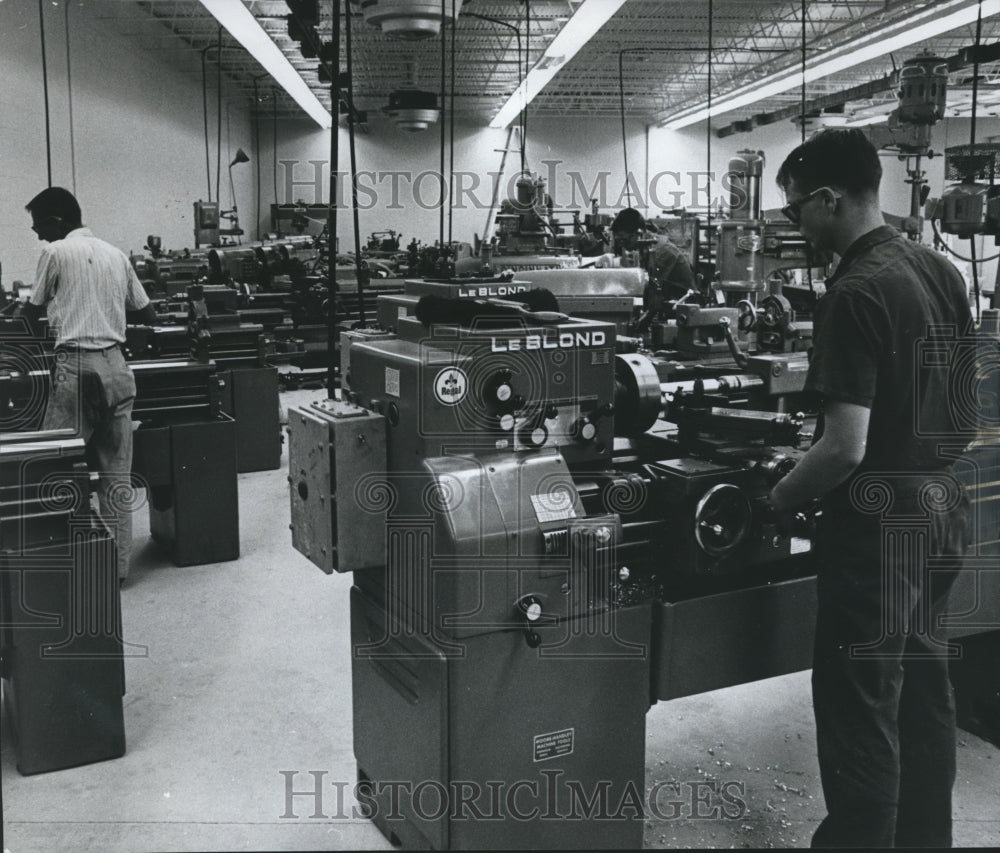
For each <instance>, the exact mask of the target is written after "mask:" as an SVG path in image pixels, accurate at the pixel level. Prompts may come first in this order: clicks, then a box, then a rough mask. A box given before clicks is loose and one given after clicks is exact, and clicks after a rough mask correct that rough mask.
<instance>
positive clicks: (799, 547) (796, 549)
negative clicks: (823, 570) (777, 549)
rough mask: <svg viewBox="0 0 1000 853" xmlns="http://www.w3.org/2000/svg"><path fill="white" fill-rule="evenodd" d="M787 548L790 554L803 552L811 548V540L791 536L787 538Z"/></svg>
mask: <svg viewBox="0 0 1000 853" xmlns="http://www.w3.org/2000/svg"><path fill="white" fill-rule="evenodd" d="M788 549H789V553H790V554H805V553H806V552H807V551H811V550H812V541H811V540H809V539H803V538H802V537H801V536H793V537H792V538H791V539H789V540H788Z"/></svg>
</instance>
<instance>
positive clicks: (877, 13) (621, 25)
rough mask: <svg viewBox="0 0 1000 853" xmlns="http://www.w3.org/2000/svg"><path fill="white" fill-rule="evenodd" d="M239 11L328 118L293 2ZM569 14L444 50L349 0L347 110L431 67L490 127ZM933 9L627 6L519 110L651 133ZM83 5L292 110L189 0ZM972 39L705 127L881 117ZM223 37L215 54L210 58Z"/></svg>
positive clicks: (879, 63)
mask: <svg viewBox="0 0 1000 853" xmlns="http://www.w3.org/2000/svg"><path fill="white" fill-rule="evenodd" d="M243 2H244V5H245V6H246V7H247V9H249V10H250V11H251V12H252V14H253V15H254V17H255V18H257V20H258V22H259V23H260V24H261V26H262V27H263V28H264V29H265V30H266V31H267V32H268V33H269V34H270V35H271V37H272V39H273V40H274V42H275V43H276V44H277V45H278V46H279V47H280V48H281V50H282V52H283V53H284V54H285V55H286V56H287V57H288V58H289V60H290V61H291V63H292V64H293V65H294V66H295V68H296V69H297V70H298V71H299V72H300V74H301V76H302V77H303V78H304V79H305V81H306V82H307V83H308V84H309V86H310V88H311V89H312V90H313V91H314V92H315V94H316V95H317V97H318V98H319V100H320V101H321V102H322V103H323V104H324V105H325V106H326V107H327V109H329V108H330V104H331V98H330V88H329V84H327V83H323V82H321V81H320V75H319V73H318V68H319V65H320V62H319V60H318V59H304V58H303V57H302V53H301V49H300V45H299V43H298V42H296V41H293V40H292V39H291V38H290V37H289V35H288V23H287V20H286V16H288V14H289V8H288V5H287V4H286V3H285V2H284V0H243ZM335 5H336V6H338V7H341V8H343V6H344V5H345V4H344V3H343V2H336V3H335V2H334V0H320V2H319V8H320V21H319V25H318V27H317V30H318V33H319V36H320V38H321V39H322V40H323V41H329V40H330V39H331V38H332V33H333V19H332V14H333V8H334V6H335ZM580 5H581V0H531V2H530V3H528V4H526V3H525V2H522V0H466V2H465V3H464V4H462V6H461V12H460V14H459V16H458V21H457V25H456V26H455V27H454V28H451V27H447V28H446V29H445V31H444V38H443V40H442V38H441V37H437V38H429V39H425V40H420V41H401V40H396V39H392V38H390V37H388V36H386V35H383V33H382V32H381V31H380V30H379V29H377V28H375V27H373V26H371V25H369V24H367V23H366V22H365V21H364V20H363V18H362V11H361V8H360V6H359V5H356V4H355V3H354V2H348V3H346V6H347V8H348V9H349V10H350V35H351V40H352V41H351V54H352V56H351V58H352V68H353V95H354V102H355V106H356V108H357V109H358V110H361V111H367V112H368V113H369V114H371V115H377V114H378V113H379V111H380V110H381V109H382V108H384V107H385V105H386V103H387V100H388V95H389V93H390V92H391V91H392V90H394V89H398V88H400V87H401V86H404V85H406V84H408V83H413V84H416V85H417V86H418V87H419V88H421V89H426V90H430V91H433V92H440V91H441V87H442V63H443V64H444V69H445V73H444V75H443V78H444V79H443V83H444V90H445V91H446V93H447V97H446V98H445V102H444V103H445V107H446V108H448V109H453V114H454V116H455V117H456V118H458V119H460V120H468V121H477V122H482V123H483V124H486V123H488V122H489V120H490V119H491V118H492V117H493V116H494V115H495V114H496V113H497V111H498V110H499V109H500V107H501V106H502V105H503V103H504V102H505V101H506V100H507V99H508V98H509V97H510V95H511V94H512V93H513V92H514V91H515V89H516V88H517V86H518V83H519V82H520V80H521V79H522V77H523V75H524V72H525V65H526V64H527V66H529V67H530V66H532V65H533V64H534V63H535V62H536V61H537V60H538V59H539V58H540V57H541V56H542V54H543V53H544V51H545V48H546V47H547V46H548V44H549V43H550V42H551V41H552V39H553V38H554V37H555V35H556V34H557V33H558V31H559V30H560V28H561V27H562V26H563V24H564V23H565V22H566V20H567V19H568V18H569V17H570V16H571V15H572V14H573V13H574V12H575V11H576V9H577V8H578V7H579V6H580ZM942 5H943V4H942V3H941V2H940V0H833V1H832V2H820V1H819V0H808V2H803V0H627V2H626V3H625V4H624V5H623V6H622V7H621V8H620V9H619V10H618V12H617V13H616V14H615V15H614V17H612V18H611V20H610V21H609V22H608V23H607V24H606V25H605V26H604V27H603V28H602V29H601V30H600V31H599V32H598V33H597V35H596V36H594V37H593V38H592V39H591V40H590V41H589V42H588V43H587V44H586V45H585V46H584V47H583V48H582V49H581V50H580V51H579V53H577V54H576V56H575V57H574V58H573V59H571V60H570V61H569V62H567V63H566V65H565V67H564V68H562V69H561V70H560V71H559V73H558V74H557V75H556V76H555V78H554V79H553V80H552V81H551V82H550V83H549V85H548V86H547V87H546V88H545V89H544V90H543V91H542V92H541V93H540V94H539V95H538V96H537V97H536V98H535V99H534V100H533V101H532V102H531V105H530V108H529V113H528V115H529V118H542V117H568V116H569V117H618V116H619V115H620V114H621V104H622V102H623V103H624V110H625V115H626V117H627V118H628V119H629V120H633V121H638V122H642V123H647V124H656V123H660V122H662V121H663V120H664V119H665V118H667V117H668V116H670V115H671V114H672V113H674V112H676V111H677V110H679V109H683V108H686V107H690V106H694V105H696V104H699V103H702V102H704V101H705V99H706V97H707V96H708V93H709V91H711V92H712V94H713V97H715V98H718V97H721V96H722V95H723V94H725V93H726V92H727V91H730V90H732V89H735V88H737V87H740V86H745V85H746V84H748V83H753V82H754V81H756V80H760V79H762V78H764V77H765V76H766V75H768V74H770V73H772V72H774V71H777V70H782V69H786V68H790V67H798V66H800V63H801V62H802V57H803V55H805V56H806V57H810V56H816V55H819V54H820V53H821V52H823V51H827V50H829V49H831V48H835V47H837V46H841V45H849V44H851V43H852V42H853V41H855V40H856V39H858V38H859V37H861V36H863V35H865V34H866V33H870V32H872V31H874V30H877V29H880V28H882V27H885V26H887V25H892V24H898V23H899V22H904V21H907V20H909V19H911V18H912V17H914V16H916V15H921V14H928V13H930V14H933V13H934V11H935V9H936V8H938V7H941V6H942ZM90 6H91V9H95V8H96V9H97V10H98V14H99V16H100V17H101V19H102V22H103V23H106V24H107V25H108V26H113V27H114V28H116V29H117V30H118V31H119V32H121V33H122V34H124V35H125V36H127V37H128V38H129V39H130V40H131V41H132V42H133V43H134V44H136V46H137V49H139V50H141V51H147V52H149V53H151V54H152V53H156V54H157V55H159V56H162V57H163V58H164V59H165V60H166V61H167V62H169V63H171V64H172V65H174V66H175V67H177V68H178V69H180V70H182V71H184V72H186V73H190V74H191V75H194V76H197V77H199V78H200V77H201V76H202V74H203V66H202V57H203V56H204V57H205V63H206V65H205V67H206V69H207V71H206V72H205V73H206V74H208V75H210V79H212V80H213V81H214V79H215V75H216V74H217V73H218V70H219V69H218V66H217V64H216V63H217V62H218V61H221V73H222V75H223V76H224V78H225V80H226V91H227V96H228V97H233V96H236V97H245V98H247V99H248V101H251V100H252V99H253V98H254V97H256V98H257V103H258V104H259V107H260V109H261V110H262V111H266V112H267V113H268V114H272V113H273V114H275V115H281V116H282V117H289V116H303V115H304V114H303V113H302V111H301V110H300V109H299V108H298V106H297V105H296V104H295V103H294V102H293V101H292V100H291V99H290V98H289V97H287V96H286V95H284V93H283V92H281V91H278V90H274V87H273V84H272V83H271V81H270V79H269V77H268V75H267V74H266V73H265V72H264V71H263V69H262V68H261V66H260V65H259V64H258V63H257V61H256V60H255V59H254V58H253V57H251V56H250V55H249V54H248V53H247V51H246V50H244V49H243V48H242V47H241V46H240V45H239V44H238V43H237V42H236V41H235V40H234V39H233V38H232V37H231V36H230V35H229V34H228V33H227V32H225V31H223V30H221V29H220V27H219V25H218V23H217V21H216V20H215V19H214V18H213V17H212V15H211V14H210V13H209V12H208V11H207V10H206V8H205V6H203V5H202V3H200V2H198V0H136V2H125V0H91V3H90ZM710 11H711V16H710V15H709V12H710ZM803 15H804V17H805V20H804V21H803ZM486 18H492V19H495V20H494V21H490V20H486ZM976 29H977V27H976V23H975V22H974V21H973V22H972V23H970V24H967V25H964V26H962V27H959V28H958V29H955V30H952V31H950V32H944V33H941V34H940V35H939V36H936V37H935V38H933V39H931V40H930V41H925V42H921V43H920V44H917V45H914V46H912V47H910V48H906V49H905V50H902V51H900V52H899V53H898V54H885V55H882V56H880V57H879V58H877V59H875V60H872V61H869V62H865V63H864V64H861V65H858V66H856V67H853V68H850V69H843V70H840V71H838V72H836V73H833V74H831V75H830V76H828V77H825V78H823V79H821V80H817V81H815V82H811V83H808V84H807V85H806V86H805V90H804V91H803V88H802V87H801V85H799V86H795V87H794V88H792V89H790V90H789V91H787V92H784V93H781V94H777V95H774V96H772V97H770V98H768V99H766V100H764V101H760V102H758V103H755V104H752V105H750V106H746V107H742V108H740V109H737V110H733V111H730V112H727V113H725V114H723V115H719V116H716V117H715V118H713V120H712V122H713V127H717V128H718V129H719V130H721V131H722V132H724V133H725V132H733V131H734V130H736V129H749V128H750V127H751V126H752V124H751V122H752V123H754V124H760V123H766V122H767V121H773V120H776V119H778V118H788V117H791V116H792V115H799V114H801V112H802V111H803V107H804V108H805V112H806V114H809V113H815V112H816V111H817V110H819V109H825V110H827V111H836V112H844V113H846V114H847V115H848V116H851V115H856V114H857V115H860V114H862V113H863V112H864V111H865V110H868V111H871V110H873V109H874V110H878V109H881V108H883V107H885V108H887V105H888V104H890V103H891V102H892V101H893V99H894V92H893V90H892V87H891V86H890V85H888V83H885V84H884V85H882V86H881V87H880V86H872V85H871V81H878V80H882V81H888V80H890V79H891V75H892V74H893V72H894V71H895V70H896V69H898V68H899V67H900V66H901V65H902V63H903V62H904V61H906V60H907V59H910V58H913V57H915V56H916V55H917V54H919V53H921V52H922V51H929V52H932V53H934V54H936V55H938V56H941V57H956V56H959V55H960V53H961V51H963V49H966V48H969V47H970V46H971V45H973V44H974V43H975V42H976ZM453 32H454V40H453V39H452V33H453ZM998 37H1000V15H997V16H993V17H988V18H986V19H985V20H984V21H983V22H982V31H981V34H980V43H981V44H985V45H989V44H991V43H993V42H995V41H997V39H998ZM220 39H221V42H220V41H219V40H220ZM346 41H347V26H346V24H344V25H342V27H341V43H342V68H346V63H347V52H346V48H347V45H346ZM453 41H454V44H453V43H452V42H453ZM220 43H221V46H222V49H221V50H206V48H210V47H211V46H212V45H217V44H220ZM709 43H711V46H712V49H711V52H710V51H709ZM442 45H443V47H444V56H442ZM623 51H624V53H623ZM452 54H453V55H454V60H453V61H452ZM217 57H218V59H217ZM525 57H527V58H525ZM986 59H987V60H989V61H983V62H982V64H981V65H980V67H979V80H980V83H979V88H978V97H979V105H980V106H979V110H978V114H979V115H991V114H996V113H997V112H998V111H1000V92H998V89H1000V86H998V85H997V84H998V82H1000V63H998V62H996V61H992V57H986ZM452 68H454V73H453V71H452ZM619 68H621V72H622V73H621V76H619ZM952 68H953V70H952V73H951V78H950V81H949V87H950V96H949V105H950V110H949V112H950V114H952V115H956V114H960V112H961V110H962V102H963V101H964V102H965V109H966V111H967V108H968V101H969V98H970V96H971V80H972V77H973V72H972V66H971V62H958V63H953V65H952ZM255 80H256V84H257V85H256V92H255V86H254V83H255ZM452 80H454V86H453V85H452ZM620 87H621V88H620ZM850 90H854V91H853V92H852V94H851V96H850V100H848V101H847V102H846V106H845V99H844V98H843V97H841V93H844V92H848V91H850ZM452 105H453V106H452Z"/></svg>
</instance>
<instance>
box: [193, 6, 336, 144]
mask: <svg viewBox="0 0 1000 853" xmlns="http://www.w3.org/2000/svg"><path fill="white" fill-rule="evenodd" d="M201 5H202V6H204V7H205V8H206V9H208V11H209V12H211V13H212V14H213V15H214V16H215V19H216V20H217V21H218V22H219V23H220V24H222V26H224V27H225V28H226V29H227V30H228V31H229V34H230V35H231V36H232V37H233V38H234V39H236V41H238V42H239V43H240V44H241V45H243V47H245V48H246V49H247V51H248V52H249V53H250V55H251V56H252V57H253V58H254V59H256V60H257V61H258V62H259V63H260V64H261V65H262V66H263V67H264V70H265V71H266V72H267V73H268V74H270V75H271V76H272V77H273V78H274V80H275V82H276V83H278V85H280V86H281V88H282V89H284V90H285V91H286V92H288V94H289V95H291V97H292V98H293V99H294V100H295V103H297V104H298V105H299V106H300V107H302V109H304V110H305V111H306V112H307V113H308V114H309V116H310V117H311V118H312V119H313V120H314V121H315V122H316V123H317V124H318V125H319V126H320V127H322V128H323V129H324V130H327V129H329V128H331V127H333V117H332V116H331V115H330V113H329V112H328V111H327V109H326V107H324V106H323V105H322V104H321V103H320V102H319V99H318V98H317V97H316V96H315V95H314V94H313V93H312V90H311V89H310V88H309V86H308V85H306V81H305V80H303V79H302V76H301V75H300V74H299V72H298V71H296V70H295V67H294V66H293V65H292V63H291V62H289V61H288V57H287V56H285V54H283V53H282V52H281V49H280V48H279V47H278V46H277V45H276V44H275V43H274V41H273V40H272V39H271V37H270V36H269V35H268V34H267V32H266V31H265V30H264V28H263V27H262V26H261V25H260V24H259V23H257V19H256V18H255V17H254V16H253V13H251V12H250V10H249V9H247V7H246V6H244V5H243V0H201Z"/></svg>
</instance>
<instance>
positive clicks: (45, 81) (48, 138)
mask: <svg viewBox="0 0 1000 853" xmlns="http://www.w3.org/2000/svg"><path fill="white" fill-rule="evenodd" d="M38 27H39V31H40V33H41V37H42V90H43V92H44V95H45V162H46V165H47V168H48V180H49V183H48V185H49V186H50V187H51V186H52V126H51V120H50V117H49V64H48V60H47V59H46V57H45V7H44V6H43V4H42V0H38Z"/></svg>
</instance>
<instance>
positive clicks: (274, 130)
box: [271, 0, 336, 237]
mask: <svg viewBox="0 0 1000 853" xmlns="http://www.w3.org/2000/svg"><path fill="white" fill-rule="evenodd" d="M334 2H336V0H334ZM271 176H272V178H273V179H274V206H275V208H277V207H278V204H279V202H278V90H277V89H276V88H275V87H274V86H272V87H271ZM275 219H276V221H275V223H274V225H275V230H276V231H277V232H278V236H279V237H280V236H281V217H280V216H276V217H275Z"/></svg>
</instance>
